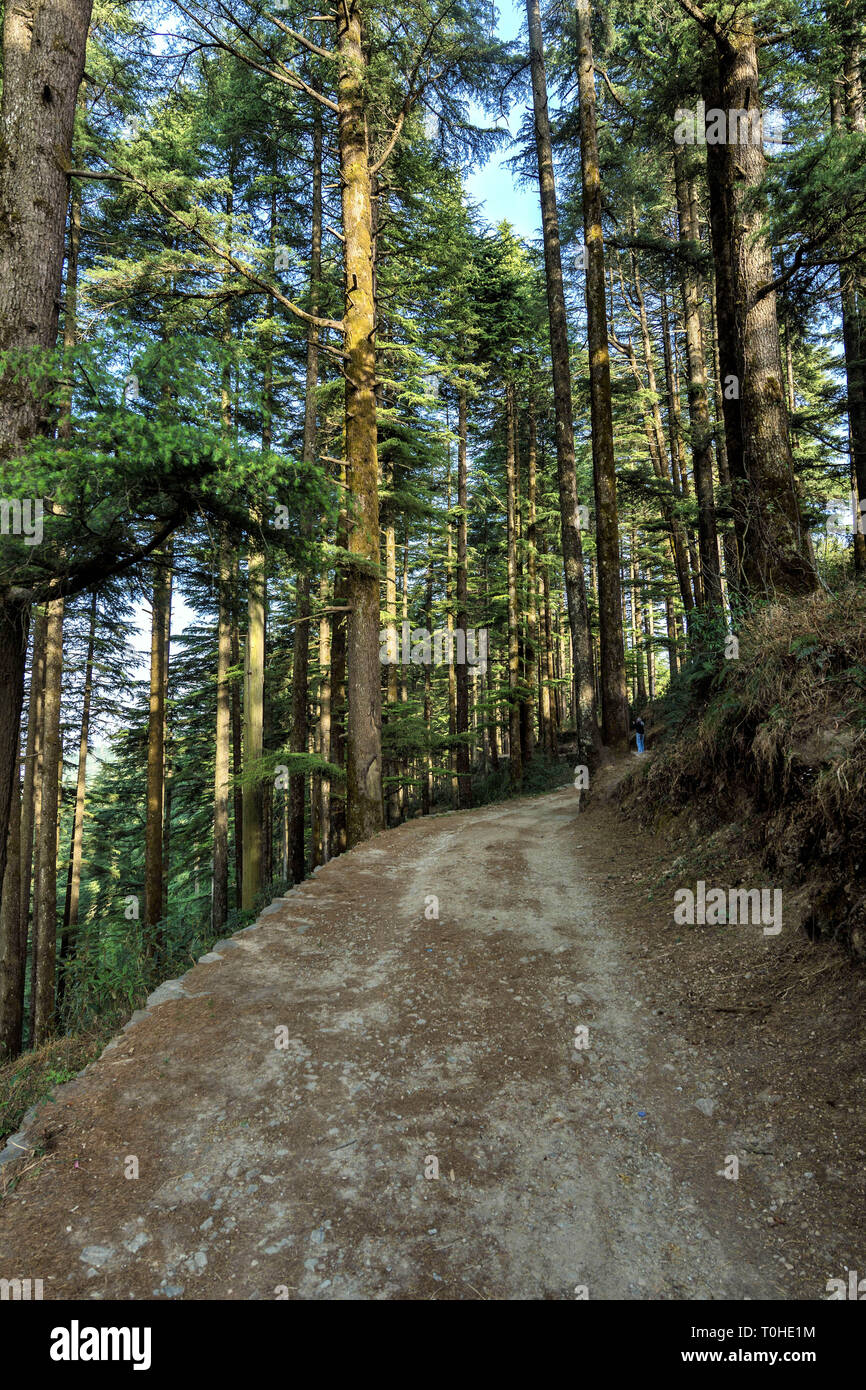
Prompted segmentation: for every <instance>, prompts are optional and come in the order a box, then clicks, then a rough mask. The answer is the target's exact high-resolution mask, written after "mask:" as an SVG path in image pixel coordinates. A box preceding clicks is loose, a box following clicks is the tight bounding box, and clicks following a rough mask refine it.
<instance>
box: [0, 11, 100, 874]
mask: <svg viewBox="0 0 866 1390" xmlns="http://www.w3.org/2000/svg"><path fill="white" fill-rule="evenodd" d="M91 3H92V0H62V3H61V0H43V2H42V3H41V4H39V5H38V6H31V5H24V4H21V5H14V4H9V5H7V6H6V11H5V17H4V21H3V96H2V106H0V123H2V139H0V351H8V350H10V349H13V350H14V349H23V350H25V351H26V350H27V349H34V348H35V349H40V348H41V349H46V348H53V347H54V344H55V341H56V338H57V323H58V312H59V307H60V289H61V282H62V274H63V256H64V241H65V232H66V211H67V207H68V205H69V175H68V174H67V173H66V169H67V168H68V167H69V156H70V152H71V149H72V133H73V127H74V122H75V106H76V101H77V98H78V88H79V86H80V84H81V79H82V76H83V74H84V53H85V48H86V44H87V32H88V28H89V25H90V11H91ZM47 416H48V408H47V407H46V405H45V403H44V400H43V399H41V398H40V397H39V396H37V395H36V394H34V393H33V392H32V391H31V390H30V389H29V388H28V387H27V385H26V382H23V381H22V380H20V379H19V380H18V381H17V382H16V381H14V380H12V376H11V373H10V374H9V375H7V376H5V377H4V378H3V379H2V382H0V460H2V459H9V458H14V457H17V456H18V455H19V454H20V453H21V451H22V449H23V448H24V447H25V446H26V444H27V442H28V441H29V440H30V439H32V438H33V436H34V435H35V434H37V433H38V432H39V431H40V430H41V429H43V428H44V427H45V424H46V421H47ZM2 771H3V773H7V772H8V768H7V767H6V766H5V765H3V768H2ZM5 780H6V778H5V777H0V781H5ZM10 786H11V782H10ZM3 799H4V801H5V799H6V793H5V791H4V796H3ZM3 831H4V826H3V824H2V823H0V832H3ZM2 843H3V850H2V853H3V854H5V844H6V836H5V833H3V834H2Z"/></svg>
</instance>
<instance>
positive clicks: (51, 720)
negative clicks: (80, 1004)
mask: <svg viewBox="0 0 866 1390" xmlns="http://www.w3.org/2000/svg"><path fill="white" fill-rule="evenodd" d="M63 608H64V602H63V599H62V598H61V599H54V600H53V601H52V602H51V603H49V605H48V617H47V621H46V627H45V700H44V705H43V715H42V731H43V732H42V739H43V751H42V813H41V820H40V825H39V841H38V846H37V873H36V883H35V887H34V893H33V935H34V938H35V940H36V959H37V969H36V976H35V979H34V981H33V982H32V984H31V988H32V989H33V990H34V992H35V1001H36V1005H35V1013H34V1037H33V1042H34V1045H35V1046H36V1047H41V1046H42V1044H43V1043H44V1042H46V1041H47V1039H48V1038H49V1037H50V1035H51V1032H52V1030H53V1027H54V996H55V975H56V969H55V965H56V952H57V808H58V800H59V792H60V765H61V739H60V699H61V689H62V678H63Z"/></svg>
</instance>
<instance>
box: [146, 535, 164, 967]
mask: <svg viewBox="0 0 866 1390" xmlns="http://www.w3.org/2000/svg"><path fill="white" fill-rule="evenodd" d="M169 564H170V561H169V559H168V556H165V555H164V556H161V557H159V558H157V560H156V562H155V565H154V572H153V596H152V609H151V628H150V700H149V714H148V724H147V804H146V814H145V829H144V918H143V920H144V926H145V930H146V931H147V932H148V934H149V940H148V943H147V949H148V952H149V953H150V954H151V955H152V954H154V953H156V952H157V951H158V950H159V947H160V946H161V944H162V942H161V936H160V934H159V933H158V926H159V923H160V922H161V921H162V919H163V917H164V916H165V865H164V859H163V829H164V815H165V804H164V803H165V691H166V677H167V674H168V651H167V649H166V640H165V631H166V614H167V611H168V609H169V606H170V603H171V597H170V595H171V577H170V574H171V571H170V568H169Z"/></svg>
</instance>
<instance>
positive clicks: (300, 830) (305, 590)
mask: <svg viewBox="0 0 866 1390" xmlns="http://www.w3.org/2000/svg"><path fill="white" fill-rule="evenodd" d="M321 278H322V111H321V107H320V106H319V105H318V104H316V109H315V111H314V114H313V208H312V226H311V230H310V313H311V314H318V312H319V284H320V281H321ZM318 386H319V332H318V329H317V328H316V326H315V324H312V323H311V324H310V325H309V326H308V329H307V379H306V382H305V387H304V444H303V461H304V466H305V467H306V468H308V469H312V468H313V466H314V464H315V461H316V429H317V401H316V392H317V390H318ZM304 534H305V536H306V538H307V539H308V540H310V539H311V538H312V526H311V525H310V523H309V520H308V519H307V518H306V517H305V518H304ZM311 613H312V609H311V606H310V570H309V565H308V564H305V566H304V570H303V572H302V573H301V574H299V575H298V618H299V620H300V621H299V622H298V623H296V624H295V634H294V635H295V658H294V668H293V671H292V736H291V749H292V752H293V753H305V752H306V751H307V742H308V739H309V728H310V725H309V691H308V685H309V674H310V621H309V619H310V615H311ZM305 785H306V778H305V775H304V773H302V772H300V773H293V774H292V776H291V778H290V780H289V859H290V870H291V876H292V882H293V883H300V882H301V880H302V879H303V877H304V875H305V872H306V850H305V843H304V788H305Z"/></svg>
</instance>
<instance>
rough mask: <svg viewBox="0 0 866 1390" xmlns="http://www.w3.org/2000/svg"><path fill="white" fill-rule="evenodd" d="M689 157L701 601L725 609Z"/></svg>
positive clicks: (678, 163)
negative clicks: (695, 255) (720, 568)
mask: <svg viewBox="0 0 866 1390" xmlns="http://www.w3.org/2000/svg"><path fill="white" fill-rule="evenodd" d="M685 159H686V156H685V152H684V149H683V147H682V146H678V147H677V151H676V154H675V156H674V172H675V176H676V197H677V212H678V218H679V233H680V251H681V258H680V262H679V266H680V288H681V291H682V298H683V315H684V320H685V328H686V354H687V357H688V368H689V385H688V397H689V418H690V422H691V435H692V461H693V465H694V474H695V495H696V497H697V502H698V549H699V554H700V564H701V595H702V598H703V603H704V605H705V606H706V607H708V608H721V604H722V581H721V574H720V573H719V537H718V533H717V531H716V507H715V500H714V497H713V453H712V438H713V430H712V425H711V424H710V409H709V401H708V396H707V366H706V358H705V355H704V341H703V332H702V328H701V307H700V299H701V296H700V284H699V280H698V272H697V270H696V268H695V263H694V260H693V259H686V257H687V254H688V253H689V252H691V253H692V256H694V254H695V253H696V252H697V250H698V249H699V246H700V229H699V226H698V208H697V198H696V193H695V186H694V182H693V181H692V180H691V179H690V178H689V176H688V173H687V171H686V167H685Z"/></svg>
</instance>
